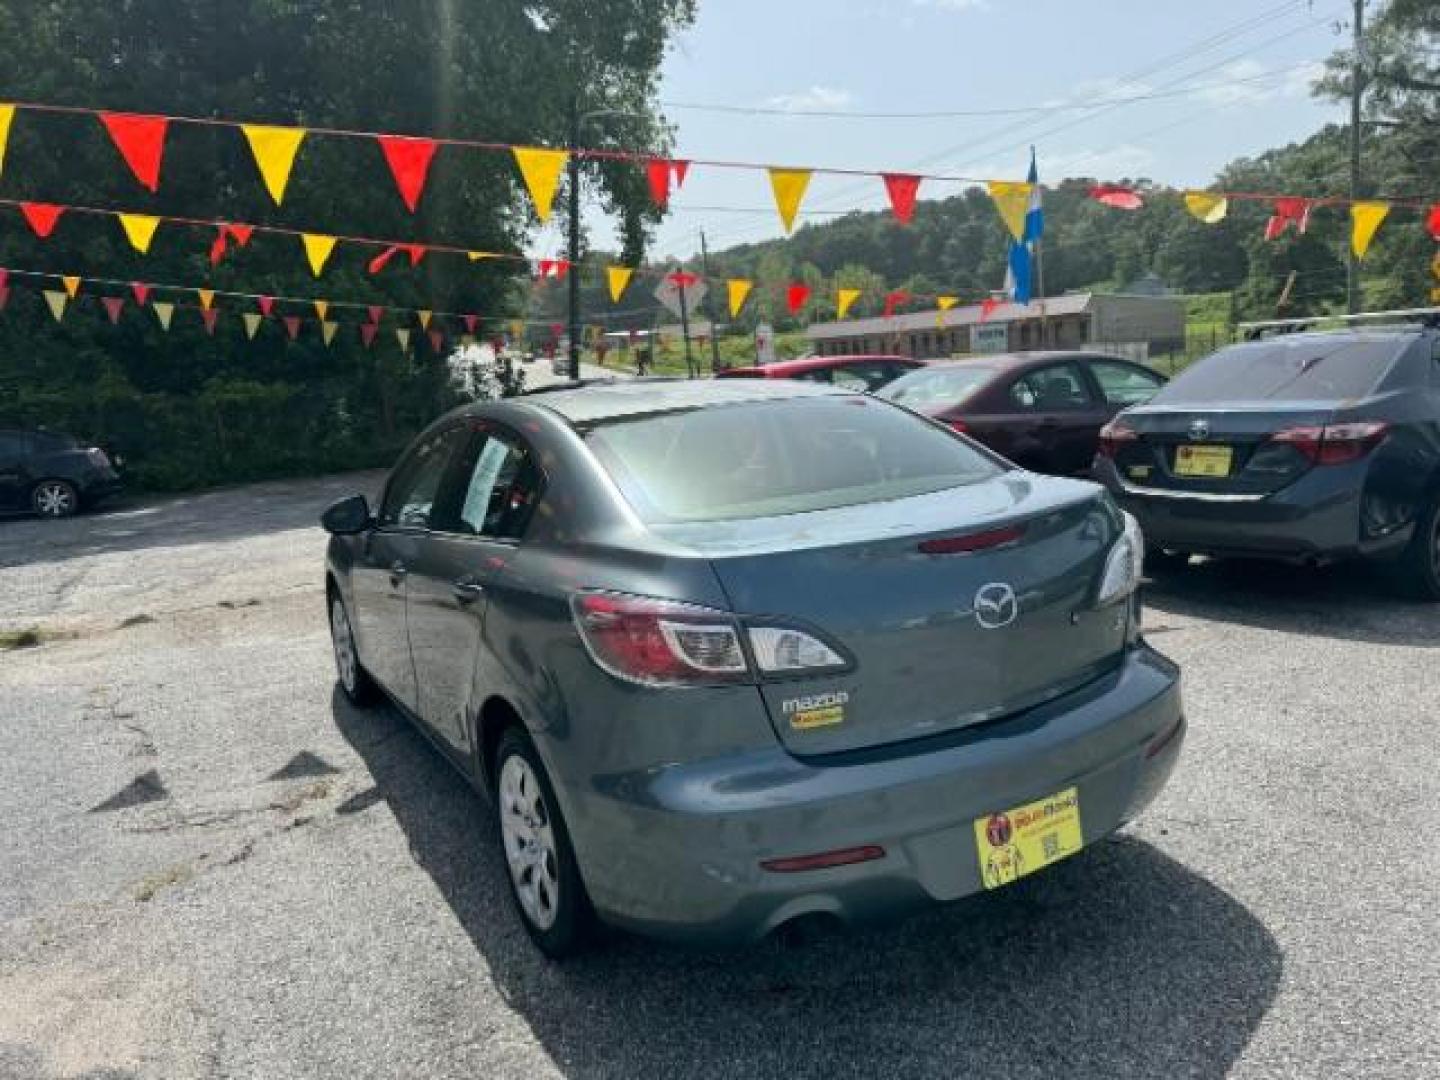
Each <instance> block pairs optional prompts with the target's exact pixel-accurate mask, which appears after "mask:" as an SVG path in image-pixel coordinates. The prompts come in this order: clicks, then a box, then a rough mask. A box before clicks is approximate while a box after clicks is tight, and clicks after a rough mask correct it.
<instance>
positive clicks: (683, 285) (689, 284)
mask: <svg viewBox="0 0 1440 1080" xmlns="http://www.w3.org/2000/svg"><path fill="white" fill-rule="evenodd" d="M670 280H671V281H673V282H674V283H675V287H676V288H677V289H693V288H694V287H695V286H696V285H697V284H699V282H700V275H699V274H692V273H690V271H688V270H676V271H675V272H674V273H673V274H671V275H670Z"/></svg>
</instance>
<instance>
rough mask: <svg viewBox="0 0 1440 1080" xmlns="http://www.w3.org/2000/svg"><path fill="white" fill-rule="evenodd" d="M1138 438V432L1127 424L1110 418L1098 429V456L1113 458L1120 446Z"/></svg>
mask: <svg viewBox="0 0 1440 1080" xmlns="http://www.w3.org/2000/svg"><path fill="white" fill-rule="evenodd" d="M1138 438H1140V436H1139V434H1138V433H1137V432H1136V431H1135V429H1134V428H1132V427H1131V426H1130V425H1129V424H1125V423H1121V422H1120V421H1119V420H1111V421H1110V423H1108V424H1106V425H1105V426H1104V427H1102V428H1101V429H1100V445H1099V450H1100V456H1101V457H1107V458H1112V459H1113V458H1114V457H1115V454H1116V452H1117V451H1118V450H1119V449H1120V447H1122V446H1128V445H1129V444H1130V443H1133V442H1135V440H1137V439H1138Z"/></svg>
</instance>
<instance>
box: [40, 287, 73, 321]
mask: <svg viewBox="0 0 1440 1080" xmlns="http://www.w3.org/2000/svg"><path fill="white" fill-rule="evenodd" d="M69 302H70V297H68V296H66V295H65V294H64V293H63V292H61V291H60V290H59V289H46V290H45V303H47V304H49V305H50V314H51V315H54V316H55V321H56V322H59V321H60V320H61V319H63V318H65V305H66V304H68V303H69Z"/></svg>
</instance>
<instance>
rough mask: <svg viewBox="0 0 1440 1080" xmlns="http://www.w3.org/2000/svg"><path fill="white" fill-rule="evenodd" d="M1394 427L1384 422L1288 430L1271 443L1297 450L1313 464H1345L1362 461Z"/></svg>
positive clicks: (1273, 438) (1272, 439)
mask: <svg viewBox="0 0 1440 1080" xmlns="http://www.w3.org/2000/svg"><path fill="white" fill-rule="evenodd" d="M1389 430H1390V425H1389V424H1386V423H1382V422H1380V421H1378V420H1377V421H1362V422H1359V423H1353V424H1330V425H1328V426H1326V427H1319V426H1306V427H1293V428H1286V429H1285V430H1284V431H1278V432H1276V433H1275V434H1274V435H1272V436H1271V437H1270V441H1271V442H1276V443H1281V444H1283V445H1285V446H1290V447H1293V448H1294V449H1295V450H1296V451H1298V452H1299V453H1300V454H1301V456H1303V457H1304V458H1305V460H1306V461H1308V462H1310V464H1312V465H1344V464H1345V463H1346V462H1350V461H1359V460H1360V459H1361V458H1363V457H1364V456H1365V455H1366V454H1368V453H1370V451H1371V450H1374V449H1375V447H1377V446H1379V445H1380V443H1381V441H1382V440H1383V439H1384V438H1385V435H1386V434H1387V433H1388V432H1389Z"/></svg>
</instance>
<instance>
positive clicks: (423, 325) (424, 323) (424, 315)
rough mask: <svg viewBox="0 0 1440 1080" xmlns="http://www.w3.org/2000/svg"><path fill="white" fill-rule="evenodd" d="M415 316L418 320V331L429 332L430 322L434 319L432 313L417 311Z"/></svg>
mask: <svg viewBox="0 0 1440 1080" xmlns="http://www.w3.org/2000/svg"><path fill="white" fill-rule="evenodd" d="M415 316H416V318H418V319H419V320H420V329H421V330H429V329H430V320H431V319H432V318H434V317H435V313H434V312H433V311H417V312H416V313H415Z"/></svg>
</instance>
